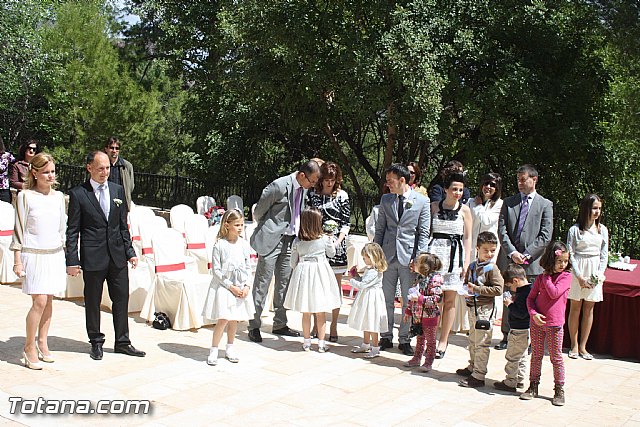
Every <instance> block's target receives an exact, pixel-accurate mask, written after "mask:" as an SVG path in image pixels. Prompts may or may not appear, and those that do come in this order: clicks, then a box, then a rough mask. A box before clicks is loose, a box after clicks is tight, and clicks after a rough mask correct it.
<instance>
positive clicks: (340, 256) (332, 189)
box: [309, 162, 351, 342]
mask: <svg viewBox="0 0 640 427" xmlns="http://www.w3.org/2000/svg"><path fill="white" fill-rule="evenodd" d="M341 185H342V171H341V170H340V167H339V166H338V165H337V164H335V163H333V162H326V163H323V164H322V166H320V180H319V181H318V184H317V185H316V187H315V188H314V189H313V191H310V192H309V200H310V204H311V206H313V207H315V208H317V209H318V210H320V212H321V213H322V224H323V228H324V231H325V233H327V234H332V235H333V237H334V239H335V240H334V245H335V247H336V255H335V256H334V257H331V258H329V265H331V268H332V269H333V272H334V273H335V275H336V280H337V281H338V287H339V288H340V295H342V288H341V286H342V285H341V282H342V275H343V274H344V273H345V272H346V271H347V241H346V238H347V235H348V234H349V224H350V218H351V208H350V206H349V196H348V195H347V193H346V192H345V191H344V190H342V189H341V188H340V187H341ZM339 314H340V309H339V308H336V309H334V310H333V312H332V314H331V327H330V329H329V341H331V342H337V341H338V315H339Z"/></svg>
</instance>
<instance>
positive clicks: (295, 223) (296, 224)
mask: <svg viewBox="0 0 640 427" xmlns="http://www.w3.org/2000/svg"><path fill="white" fill-rule="evenodd" d="M301 202H302V187H298V189H297V190H296V195H295V196H294V198H293V217H292V218H291V228H292V229H293V231H294V232H295V234H296V236H297V235H298V232H299V231H300V205H301V204H302V203H301Z"/></svg>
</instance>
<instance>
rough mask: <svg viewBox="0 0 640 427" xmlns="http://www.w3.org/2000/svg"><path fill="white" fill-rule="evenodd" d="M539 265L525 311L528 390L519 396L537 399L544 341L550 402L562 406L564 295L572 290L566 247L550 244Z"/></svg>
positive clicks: (561, 244)
mask: <svg viewBox="0 0 640 427" xmlns="http://www.w3.org/2000/svg"><path fill="white" fill-rule="evenodd" d="M540 266H541V267H542V268H544V273H542V274H541V275H539V276H538V277H537V278H536V280H535V282H534V283H533V287H532V288H531V292H530V293H529V296H528V297H527V308H528V309H529V315H530V316H531V350H532V353H531V369H530V374H529V389H528V390H527V391H525V392H524V393H523V394H522V395H520V399H522V400H531V399H533V398H534V397H537V396H538V385H539V384H540V371H541V367H542V358H543V357H544V344H545V341H546V343H547V348H548V349H549V358H550V359H551V364H552V365H553V380H554V382H555V394H554V396H553V401H552V403H553V404H554V405H555V406H562V405H564V390H563V386H564V362H563V360H562V338H563V336H564V319H565V309H566V308H567V296H568V294H569V289H570V288H571V273H570V271H571V264H570V263H569V250H568V249H567V246H566V245H565V244H564V243H562V242H559V241H557V242H551V243H549V245H548V246H547V247H546V248H545V251H544V254H543V255H542V257H541V258H540Z"/></svg>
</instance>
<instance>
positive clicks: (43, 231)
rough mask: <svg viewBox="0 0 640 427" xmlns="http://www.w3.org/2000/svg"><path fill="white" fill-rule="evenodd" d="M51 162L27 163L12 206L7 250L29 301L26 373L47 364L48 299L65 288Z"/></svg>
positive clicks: (61, 226) (62, 223)
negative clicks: (12, 227) (13, 222)
mask: <svg viewBox="0 0 640 427" xmlns="http://www.w3.org/2000/svg"><path fill="white" fill-rule="evenodd" d="M55 184H56V167H55V163H54V161H53V157H51V155H49V154H46V153H39V154H37V155H35V156H34V157H33V158H32V159H31V163H30V166H29V174H28V176H27V179H26V182H25V185H24V187H23V191H21V192H20V193H19V194H18V198H17V200H16V225H15V230H14V234H13V241H12V242H11V246H10V249H11V250H12V251H14V266H13V271H14V273H15V274H16V275H17V276H18V277H22V292H24V293H25V294H28V295H31V309H30V310H29V312H28V313H27V329H26V339H25V345H24V350H23V352H22V362H23V363H24V365H25V366H26V367H27V368H29V369H42V367H43V365H42V363H40V361H41V360H42V361H43V362H47V363H52V362H54V357H53V355H52V354H51V352H50V351H49V345H48V342H47V337H48V334H49V327H50V326H51V316H52V312H53V295H56V294H60V293H63V292H64V291H65V289H66V286H67V275H66V264H65V258H64V251H63V245H64V238H65V232H66V215H65V210H64V207H65V202H64V194H62V193H61V192H59V191H56V190H54V189H53V186H54V185H55Z"/></svg>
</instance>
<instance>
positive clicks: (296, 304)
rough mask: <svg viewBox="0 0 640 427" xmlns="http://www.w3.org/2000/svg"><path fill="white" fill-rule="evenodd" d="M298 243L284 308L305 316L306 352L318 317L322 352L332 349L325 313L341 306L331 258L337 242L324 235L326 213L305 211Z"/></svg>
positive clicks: (303, 325) (293, 256) (303, 321)
mask: <svg viewBox="0 0 640 427" xmlns="http://www.w3.org/2000/svg"><path fill="white" fill-rule="evenodd" d="M298 239H299V240H298V241H297V242H296V243H294V245H293V249H292V251H291V268H292V269H293V273H291V280H290V282H289V289H288V290H287V296H286V298H285V300H284V307H285V308H287V309H289V310H295V311H298V312H300V313H302V334H303V336H304V344H303V345H302V349H303V350H304V351H309V350H311V315H312V314H315V315H316V318H317V322H318V323H317V328H318V351H319V352H320V353H324V352H326V351H328V350H329V347H328V346H327V345H326V342H325V340H324V335H325V327H326V325H325V323H326V315H325V312H328V311H331V310H333V309H334V308H338V307H340V302H341V295H340V291H339V290H338V282H337V281H336V276H335V275H334V273H333V270H332V269H331V266H330V265H329V261H328V260H327V257H333V256H335V253H336V248H335V245H334V243H333V240H332V239H330V238H329V237H328V236H326V235H324V234H322V214H321V213H320V211H319V210H318V209H315V208H310V209H305V210H304V211H302V213H301V214H300V232H299V233H298Z"/></svg>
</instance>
